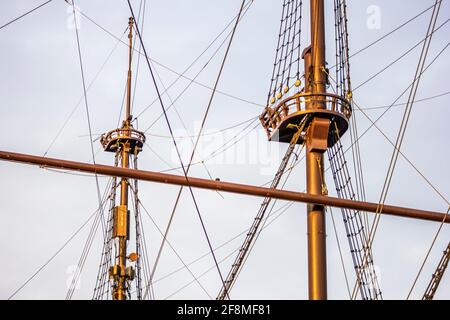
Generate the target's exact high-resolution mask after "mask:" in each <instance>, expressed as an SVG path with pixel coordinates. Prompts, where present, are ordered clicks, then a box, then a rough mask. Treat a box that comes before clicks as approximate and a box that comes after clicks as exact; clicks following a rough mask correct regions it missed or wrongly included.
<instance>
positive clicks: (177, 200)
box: [144, 0, 253, 283]
mask: <svg viewBox="0 0 450 320" xmlns="http://www.w3.org/2000/svg"><path fill="white" fill-rule="evenodd" d="M250 2H253V0H251V1H250ZM245 4H246V0H243V1H242V3H241V6H240V9H239V13H238V15H237V18H236V22H235V25H234V27H233V30H232V32H231V36H230V40H229V42H228V46H227V48H226V51H225V54H224V57H223V59H222V63H221V66H220V69H219V73H218V75H217V78H216V81H215V83H214V87H213V91H212V93H211V96H210V98H209V101H208V105H207V107H206V110H205V113H204V116H203V119H202V123H201V125H200V129H199V132H198V135H197V138H196V141H195V144H194V146H193V149H192V152H191V156H190V158H189V163H188V165H187V168H186V169H185V168H184V165H183V161H182V159H181V156H180V155H179V153H178V157H179V160H180V163H181V166H182V169H183V173H184V175H185V177H186V180H188V178H187V174H188V172H189V170H190V168H191V164H192V161H193V158H194V155H195V152H196V149H197V146H198V143H199V141H200V138H201V134H202V131H203V129H204V126H205V123H206V119H207V117H208V113H209V111H210V108H211V105H212V102H213V99H214V96H215V92H216V90H217V86H218V84H219V80H220V78H221V75H222V72H223V69H224V66H225V62H226V60H227V57H228V54H229V51H230V48H231V44H232V42H233V38H234V35H235V32H236V29H237V26H238V24H239V21H240V19H241V15H242V13H243V11H244V6H245ZM144 50H145V49H144ZM149 67H150V62H149ZM155 85H156V82H155ZM161 104H162V101H161ZM172 105H173V103H172ZM162 107H163V112H164V116H165V117H166V121H167V123H168V119H167V115H166V111H167V110H166V109H165V108H164V106H162ZM168 124H169V123H168ZM169 128H170V126H169ZM170 134H171V136H172V139H173V142H174V144H175V148H176V141H175V138H174V136H173V133H172V131H171V130H170ZM177 152H178V151H177ZM182 190H183V187H180V189H179V191H178V194H177V197H176V200H175V204H174V207H173V209H172V213H171V215H170V218H169V222H168V224H167V228H166V231H165V233H164V238H163V241H162V243H161V246H160V249H159V251H158V255H157V258H156V261H155V265H154V267H153V270H152V278H153V275H154V272H155V270H156V266H157V264H158V261H159V258H160V256H161V252H162V249H163V248H164V243H165V239H166V237H167V234H168V232H169V229H170V226H171V223H172V221H173V218H174V215H175V211H176V209H177V206H178V203H179V200H180V197H181V193H182ZM189 190H190V192H191V195H192V197H193V192H192V189H191V187H190V186H189ZM193 199H194V202H195V198H193ZM197 212H198V216H199V218H200V223H201V225H202V228H203V231H204V233H205V236H206V239H207V242H208V246H209V247H210V250H211V252H212V255H213V258H214V261H215V262H216V264H217V270H218V272H219V275H220V278H221V281H222V283H224V279H223V276H222V273H221V271H220V268H219V266H218V263H217V260H216V257H215V255H214V253H213V251H212V250H213V249H212V245H211V242H210V240H209V237H208V235H207V233H206V229H205V225H204V223H203V219H202V217H201V215H200V212H199V211H198V210H197Z"/></svg>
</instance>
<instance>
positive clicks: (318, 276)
mask: <svg viewBox="0 0 450 320" xmlns="http://www.w3.org/2000/svg"><path fill="white" fill-rule="evenodd" d="M297 9H299V10H301V8H297V7H295V8H293V7H292V5H291V6H289V5H285V6H284V7H283V17H282V20H281V23H282V26H284V31H280V33H279V35H280V38H279V43H278V48H277V52H276V58H275V64H274V71H273V75H272V83H271V86H270V90H269V95H268V105H267V107H266V108H265V109H264V111H263V113H262V114H261V116H260V121H261V124H262V125H263V127H264V129H265V130H266V133H267V136H268V138H269V140H271V141H279V142H284V143H292V142H291V141H292V137H293V136H294V135H295V133H296V130H295V128H299V124H304V128H303V129H302V131H303V132H302V134H301V137H300V139H298V140H297V141H296V142H295V143H296V144H303V145H304V146H305V147H306V148H305V149H306V190H307V193H308V194H310V195H314V196H327V195H328V191H327V188H326V184H325V180H324V160H323V158H324V157H323V155H324V152H325V151H327V149H328V148H330V147H333V146H334V145H335V144H336V142H337V141H338V139H340V137H342V135H343V134H344V133H345V132H346V131H347V129H348V121H349V119H350V116H351V113H352V109H351V105H350V102H349V101H348V100H347V99H346V98H345V97H343V96H342V95H340V93H339V92H338V93H337V94H333V93H328V92H327V84H328V74H327V69H326V62H325V16H324V1H323V0H310V28H311V45H310V46H309V47H307V48H305V49H304V51H303V53H302V55H301V58H303V60H304V85H303V88H301V80H300V76H299V74H300V71H299V64H298V63H297V64H295V63H293V62H289V67H288V72H287V74H285V72H284V71H282V70H283V69H284V68H285V65H286V63H287V61H286V57H287V56H288V55H291V56H292V55H293V54H294V51H295V50H297V48H300V34H301V21H295V22H294V23H293V24H292V23H291V25H289V23H288V21H291V16H292V14H294V16H295V14H296V10H297ZM299 20H301V14H300V18H299ZM296 25H298V27H297V28H298V30H297V29H295V26H296ZM292 28H294V29H295V31H294V32H291V31H292V30H291V29H292ZM292 34H293V35H294V36H293V37H294V38H291V39H289V38H290V35H292ZM286 35H287V36H286ZM296 35H298V40H296V39H295V36H296ZM289 44H291V49H286V48H287V47H289ZM292 44H294V45H292ZM295 44H297V45H295ZM286 50H287V51H286ZM280 53H281V54H280ZM295 54H296V55H297V54H298V55H300V52H297V51H295ZM299 59H300V57H299ZM299 59H298V60H295V61H294V62H297V61H299ZM282 65H283V66H282ZM291 67H292V68H297V72H296V74H297V78H296V81H295V83H294V84H293V85H292V84H290V83H289V80H290V79H292V78H293V76H292V74H291V72H290V71H291V70H290V69H291ZM307 234H308V236H307V237H308V289H309V290H308V292H309V299H311V300H323V299H327V261H326V260H327V259H326V224H325V206H324V205H323V204H317V203H315V204H314V203H310V204H308V206H307Z"/></svg>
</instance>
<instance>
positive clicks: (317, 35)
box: [304, 0, 330, 300]
mask: <svg viewBox="0 0 450 320" xmlns="http://www.w3.org/2000/svg"><path fill="white" fill-rule="evenodd" d="M310 15H311V19H310V20H311V48H310V50H308V49H307V50H306V52H305V54H304V61H305V79H306V80H305V91H306V92H307V93H312V94H313V95H315V97H317V98H316V99H312V100H313V101H311V102H307V103H306V110H309V109H310V110H318V109H325V108H326V107H325V101H324V98H325V97H324V96H320V95H321V94H325V93H326V74H325V72H324V71H323V70H324V68H325V30H324V29H325V23H324V1H323V0H311V2H310ZM329 126H330V121H329V119H327V118H322V117H320V116H314V118H313V120H312V123H311V127H310V130H309V131H308V136H307V139H306V190H307V193H309V194H319V195H322V194H323V193H326V188H325V182H324V178H323V177H324V170H323V167H324V166H323V153H324V152H325V151H326V149H327V137H328V129H329ZM307 220H308V221H307V229H308V288H309V290H308V291H309V299H311V300H323V299H326V298H327V262H326V227H325V214H324V206H322V205H316V204H308V206H307Z"/></svg>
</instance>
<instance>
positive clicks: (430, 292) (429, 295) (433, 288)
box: [406, 207, 450, 300]
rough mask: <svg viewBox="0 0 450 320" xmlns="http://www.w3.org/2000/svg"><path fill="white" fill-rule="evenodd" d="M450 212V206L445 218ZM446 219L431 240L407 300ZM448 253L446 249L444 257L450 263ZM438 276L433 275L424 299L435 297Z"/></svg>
mask: <svg viewBox="0 0 450 320" xmlns="http://www.w3.org/2000/svg"><path fill="white" fill-rule="evenodd" d="M449 212H450V207H448V209H447V212H446V213H445V215H444V218H443V219H445V218H446V217H447V216H448V214H449ZM444 221H445V220H442V222H441V223H440V225H439V228H438V230H437V231H436V234H435V235H434V238H433V241H432V242H431V245H430V248H429V249H428V251H427V254H426V255H425V258H424V259H423V262H422V265H421V266H420V269H419V272H418V273H417V275H416V278H415V279H414V282H413V284H412V286H411V289H410V290H409V292H408V296H407V297H406V300H408V299H409V297H410V296H411V293H412V292H413V290H414V287H415V286H416V283H417V280H418V279H419V277H420V274H421V273H422V270H423V267H424V266H425V263H426V262H427V260H428V257H429V255H430V253H431V250H432V249H433V247H434V244H435V243H436V240H437V238H438V236H439V234H440V233H441V230H442V227H443V226H444ZM447 250H448V247H447ZM448 254H449V253H448V252H445V251H444V257H443V258H442V259H443V260H445V259H446V260H447V263H448ZM446 255H447V257H446ZM446 267H447V266H446V265H445V268H446ZM445 268H444V269H443V270H442V272H444V270H445ZM438 270H439V266H438ZM437 272H438V271H437ZM437 276H438V278H436V279H435V278H434V277H433V279H432V280H431V283H430V284H429V286H428V288H427V291H426V292H425V295H424V299H426V300H431V299H433V296H434V293H435V291H436V289H437V286H438V285H439V281H440V278H439V275H437ZM441 276H442V275H441ZM435 281H437V282H435ZM433 291H434V292H433Z"/></svg>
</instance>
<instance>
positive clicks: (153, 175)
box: [0, 151, 450, 223]
mask: <svg viewBox="0 0 450 320" xmlns="http://www.w3.org/2000/svg"><path fill="white" fill-rule="evenodd" d="M0 160H6V161H14V162H21V163H26V164H33V165H39V166H45V167H49V168H54V169H64V170H74V171H80V172H88V173H97V174H101V175H108V176H117V177H123V178H129V179H138V180H143V181H151V182H158V183H167V184H173V185H181V186H189V185H190V186H191V187H194V188H201V189H209V190H219V191H224V192H231V193H237V194H245V195H253V196H259V197H271V198H274V199H280V200H290V201H297V202H304V203H311V204H319V205H326V206H331V207H337V208H347V209H353V210H361V211H367V212H378V211H380V210H379V208H378V203H373V202H365V201H356V200H348V199H339V198H335V197H329V196H323V195H312V194H308V193H303V192H295V191H288V190H278V189H271V188H264V187H257V186H252V185H245V184H238V183H232V182H224V181H215V180H209V179H202V178H193V177H188V178H186V177H184V176H179V175H173V174H167V173H160V172H154V171H145V170H135V169H128V168H120V167H114V166H106V165H99V164H96V165H93V164H90V163H84V162H76V161H68V160H61V159H54V158H47V157H40V156H33V155H28V154H22V153H14V152H7V151H0ZM380 213H382V214H387V215H393V216H399V217H406V218H415V219H422V220H429V221H436V222H441V221H444V223H450V214H449V215H447V214H446V213H443V212H434V211H426V210H419V209H412V208H405V207H398V206H392V205H384V206H383V208H382V210H381V212H380Z"/></svg>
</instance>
